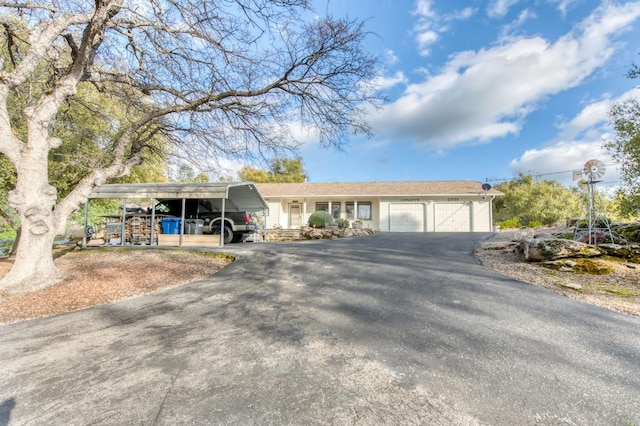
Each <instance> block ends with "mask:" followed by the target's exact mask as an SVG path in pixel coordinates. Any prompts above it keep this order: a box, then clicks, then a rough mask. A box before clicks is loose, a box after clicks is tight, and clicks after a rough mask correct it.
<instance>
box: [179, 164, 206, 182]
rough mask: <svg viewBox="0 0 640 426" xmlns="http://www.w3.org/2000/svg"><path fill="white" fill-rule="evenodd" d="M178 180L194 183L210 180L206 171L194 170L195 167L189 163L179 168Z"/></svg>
mask: <svg viewBox="0 0 640 426" xmlns="http://www.w3.org/2000/svg"><path fill="white" fill-rule="evenodd" d="M176 180H177V181H178V182H192V183H196V182H197V183H207V182H209V178H208V177H207V175H205V174H204V173H198V174H196V172H194V171H193V169H192V168H191V167H190V166H189V165H187V164H182V165H181V166H180V168H179V169H178V173H177V177H176Z"/></svg>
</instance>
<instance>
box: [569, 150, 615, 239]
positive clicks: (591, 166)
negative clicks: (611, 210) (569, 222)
mask: <svg viewBox="0 0 640 426" xmlns="http://www.w3.org/2000/svg"><path fill="white" fill-rule="evenodd" d="M606 170H607V169H606V167H605V165H604V163H603V162H602V161H600V160H589V161H587V162H586V163H585V164H584V167H583V168H582V170H576V171H574V173H573V179H574V180H576V179H579V178H580V176H584V177H585V178H586V179H587V182H586V185H587V191H586V192H585V194H584V197H583V203H582V209H581V217H580V218H579V219H578V220H577V222H576V228H575V235H576V236H577V235H578V233H579V232H581V231H582V232H584V231H587V236H586V237H585V239H584V242H585V243H588V244H597V243H598V238H597V237H598V235H602V234H604V233H607V234H608V235H609V238H611V242H613V233H612V232H611V223H610V221H609V219H608V218H607V217H606V210H605V207H604V203H603V202H602V198H601V197H600V194H599V193H598V191H596V189H595V186H596V184H597V183H599V182H602V181H601V180H599V179H601V178H602V176H604V172H605V171H606ZM583 213H584V216H582V214H583Z"/></svg>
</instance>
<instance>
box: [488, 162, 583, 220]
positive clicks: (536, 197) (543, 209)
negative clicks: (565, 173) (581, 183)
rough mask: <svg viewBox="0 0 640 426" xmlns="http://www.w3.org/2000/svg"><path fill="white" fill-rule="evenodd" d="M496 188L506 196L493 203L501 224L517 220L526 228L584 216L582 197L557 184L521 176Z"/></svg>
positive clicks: (495, 216)
mask: <svg viewBox="0 0 640 426" xmlns="http://www.w3.org/2000/svg"><path fill="white" fill-rule="evenodd" d="M495 188H496V189H497V190H499V191H502V192H504V194H505V195H504V196H503V197H497V198H496V200H495V201H494V203H493V208H494V218H495V220H496V221H497V222H504V221H507V220H513V219H517V220H518V222H519V223H522V224H528V223H534V222H541V223H543V224H549V223H554V222H562V221H567V220H570V219H575V218H576V217H577V215H578V214H579V212H580V205H581V198H580V194H579V193H577V192H574V191H571V190H569V189H567V188H565V187H564V186H562V185H561V184H560V183H559V182H558V181H555V180H547V179H545V180H537V179H535V178H533V177H532V176H529V175H523V174H520V176H518V177H517V178H516V179H512V180H510V181H507V182H503V183H500V184H498V185H496V187H495Z"/></svg>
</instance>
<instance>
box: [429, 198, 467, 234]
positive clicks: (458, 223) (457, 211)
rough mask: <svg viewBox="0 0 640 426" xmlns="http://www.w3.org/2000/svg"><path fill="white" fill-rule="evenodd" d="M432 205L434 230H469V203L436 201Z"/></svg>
mask: <svg viewBox="0 0 640 426" xmlns="http://www.w3.org/2000/svg"><path fill="white" fill-rule="evenodd" d="M433 206H434V214H433V216H434V221H435V231H436V232H469V231H471V212H470V206H469V204H466V203H436V204H434V205H433Z"/></svg>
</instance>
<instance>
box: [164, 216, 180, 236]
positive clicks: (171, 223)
mask: <svg viewBox="0 0 640 426" xmlns="http://www.w3.org/2000/svg"><path fill="white" fill-rule="evenodd" d="M181 221H182V219H180V218H179V217H164V218H162V233H163V234H179V233H180V223H181Z"/></svg>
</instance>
